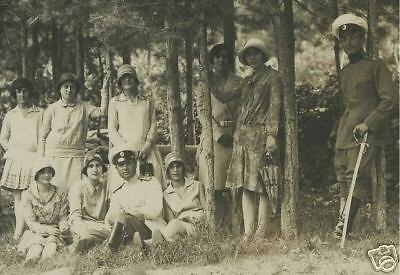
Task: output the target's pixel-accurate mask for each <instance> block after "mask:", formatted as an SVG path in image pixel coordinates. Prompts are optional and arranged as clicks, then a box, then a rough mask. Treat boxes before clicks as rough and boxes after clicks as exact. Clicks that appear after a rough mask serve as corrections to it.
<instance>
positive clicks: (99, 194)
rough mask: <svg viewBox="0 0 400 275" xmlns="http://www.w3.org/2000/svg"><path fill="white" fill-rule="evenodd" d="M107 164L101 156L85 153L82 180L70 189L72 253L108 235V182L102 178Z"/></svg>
mask: <svg viewBox="0 0 400 275" xmlns="http://www.w3.org/2000/svg"><path fill="white" fill-rule="evenodd" d="M106 171H107V167H106V166H105V164H104V163H103V160H102V159H101V157H100V155H98V154H94V153H88V154H86V156H85V160H84V167H83V169H82V174H83V175H84V176H86V177H84V179H83V180H80V181H78V182H75V184H73V185H72V187H71V189H70V191H69V206H70V223H71V231H72V233H73V237H74V244H73V245H72V249H73V250H74V251H75V252H80V251H84V250H87V249H88V248H89V247H91V246H93V245H95V244H97V243H101V242H102V241H104V240H105V239H107V238H108V236H109V234H110V226H108V225H106V224H105V223H104V217H105V216H106V213H107V193H106V188H107V184H106V182H105V181H104V180H103V179H102V177H103V174H104V173H105V172H106Z"/></svg>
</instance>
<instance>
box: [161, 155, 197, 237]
mask: <svg viewBox="0 0 400 275" xmlns="http://www.w3.org/2000/svg"><path fill="white" fill-rule="evenodd" d="M165 168H166V174H167V189H165V191H164V203H165V204H164V211H165V212H166V213H165V214H166V218H167V221H168V224H167V225H166V226H165V227H164V228H163V229H161V230H159V231H157V230H155V231H153V242H159V241H160V240H162V238H164V239H165V240H167V241H173V240H175V239H176V238H177V237H178V236H179V235H180V234H188V235H195V234H196V229H195V223H196V221H198V220H200V219H201V217H202V216H203V215H204V208H205V193H204V187H203V185H202V184H201V183H200V182H198V181H195V180H194V179H191V178H186V177H185V163H184V161H183V160H182V158H181V157H180V156H179V155H178V154H177V153H175V152H172V153H169V154H168V155H167V156H166V157H165Z"/></svg>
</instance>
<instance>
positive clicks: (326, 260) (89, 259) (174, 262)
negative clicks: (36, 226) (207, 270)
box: [0, 192, 400, 275]
mask: <svg viewBox="0 0 400 275" xmlns="http://www.w3.org/2000/svg"><path fill="white" fill-rule="evenodd" d="M299 199H300V203H299V205H301V208H299V216H298V229H299V236H298V238H297V239H296V240H283V239H281V238H279V236H272V237H270V238H268V239H266V240H265V241H264V242H251V243H247V244H245V245H243V244H242V243H241V242H240V236H239V237H232V236H229V235H227V234H224V233H219V232H213V231H212V230H211V229H210V228H209V227H208V226H207V225H206V224H204V223H203V224H201V225H200V226H199V235H198V236H197V237H185V238H182V239H181V240H179V241H177V242H175V243H161V244H158V245H156V246H152V247H150V249H149V250H148V251H147V252H146V253H144V252H143V251H141V250H140V249H138V248H135V247H133V246H132V247H126V248H124V249H122V250H121V251H119V252H117V253H114V254H111V253H110V252H109V251H108V249H107V247H104V246H99V247H96V248H94V249H92V250H91V251H89V253H87V254H86V255H69V254H67V253H65V252H64V253H60V254H59V255H57V257H55V258H54V259H52V260H51V261H47V262H44V263H40V264H38V265H37V266H35V267H33V268H25V267H24V266H23V264H22V262H21V259H19V258H18V257H17V253H16V249H15V245H14V244H12V243H11V241H10V239H11V236H12V230H13V224H12V216H11V215H3V216H1V218H0V230H1V235H0V273H1V274H40V273H41V272H45V271H49V270H54V269H58V268H66V267H67V268H69V270H71V271H72V273H71V274H91V273H93V272H94V271H98V272H100V274H115V273H112V272H116V274H147V271H149V270H150V271H151V270H153V271H156V270H160V269H161V270H162V271H160V274H163V273H164V272H166V270H173V271H171V272H172V273H171V274H174V273H175V272H176V273H177V274H185V273H192V270H197V269H196V268H199V269H201V268H202V267H201V266H204V265H212V266H214V268H215V269H216V270H217V271H219V272H220V273H221V274H230V273H236V272H237V270H241V268H247V269H248V270H253V272H250V273H252V274H253V273H254V274H257V273H258V272H257V270H258V269H257V268H259V269H260V271H259V274H263V272H265V270H269V271H270V272H268V273H270V274H292V271H293V270H296V274H369V273H368V272H370V271H372V269H371V266H370V264H369V262H368V257H367V254H366V253H367V251H368V250H369V249H372V248H376V247H378V246H379V245H381V244H395V245H398V236H399V231H398V230H399V228H398V222H399V221H398V217H399V212H398V201H394V202H391V205H389V206H388V209H389V210H388V230H387V231H386V233H385V234H376V233H375V232H374V230H373V229H372V228H373V226H372V225H373V220H372V217H371V214H370V210H369V209H370V208H368V207H363V208H362V211H361V212H360V215H358V216H359V217H358V219H357V220H356V226H355V231H356V232H357V234H356V237H355V238H354V239H352V240H348V241H346V247H345V249H343V250H340V249H339V246H338V242H337V241H336V240H334V239H333V237H332V229H333V227H334V224H335V221H336V215H337V208H338V202H337V200H336V199H332V198H331V196H330V195H329V194H318V193H304V192H301V193H300V198H299ZM397 248H399V247H398V246H397ZM398 252H400V251H399V250H398ZM179 269H181V270H180V271H179ZM247 269H244V270H247ZM64 271H65V270H64ZM101 272H103V273H101ZM193 272H194V273H193V274H196V271H193ZM199 272H200V271H199ZM200 273H201V272H200ZM238 273H239V272H238ZM57 274H59V275H63V274H62V272H60V273H57ZM156 274H157V272H156ZM264 274H265V273H264Z"/></svg>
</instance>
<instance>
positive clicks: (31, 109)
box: [15, 105, 39, 114]
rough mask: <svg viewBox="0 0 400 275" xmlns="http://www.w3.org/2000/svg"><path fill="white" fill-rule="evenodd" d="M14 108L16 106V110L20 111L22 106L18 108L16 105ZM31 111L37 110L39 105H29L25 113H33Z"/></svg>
mask: <svg viewBox="0 0 400 275" xmlns="http://www.w3.org/2000/svg"><path fill="white" fill-rule="evenodd" d="M15 108H16V110H18V111H22V110H21V109H22V108H20V107H19V106H18V105H17V106H16V107H15ZM33 112H39V107H37V106H36V105H32V106H31V107H29V108H28V109H27V111H26V113H27V114H28V113H33Z"/></svg>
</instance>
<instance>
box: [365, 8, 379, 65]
mask: <svg viewBox="0 0 400 275" xmlns="http://www.w3.org/2000/svg"><path fill="white" fill-rule="evenodd" d="M377 27H378V15H377V9H376V0H368V37H367V53H368V55H369V56H370V57H372V58H374V59H375V58H377V57H378V45H377V37H376V29H377Z"/></svg>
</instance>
